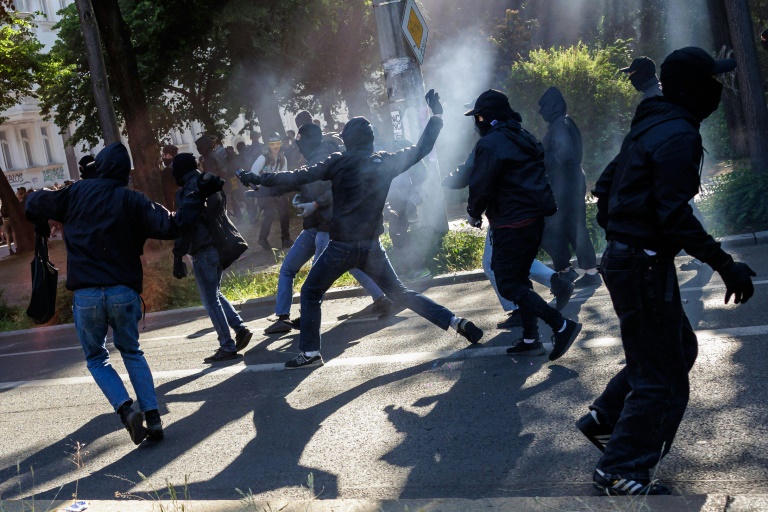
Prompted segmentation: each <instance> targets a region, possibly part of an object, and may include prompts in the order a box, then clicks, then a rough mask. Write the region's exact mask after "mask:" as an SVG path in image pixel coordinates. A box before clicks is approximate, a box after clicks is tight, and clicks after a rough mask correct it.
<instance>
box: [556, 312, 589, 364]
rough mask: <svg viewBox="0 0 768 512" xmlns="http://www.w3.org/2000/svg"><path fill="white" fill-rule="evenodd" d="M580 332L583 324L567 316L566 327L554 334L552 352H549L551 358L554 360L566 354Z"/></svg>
mask: <svg viewBox="0 0 768 512" xmlns="http://www.w3.org/2000/svg"><path fill="white" fill-rule="evenodd" d="M580 332H581V324H580V323H577V322H574V321H573V320H568V319H567V318H566V319H565V329H563V331H562V332H556V333H554V334H552V352H550V353H549V360H550V361H554V360H555V359H558V358H559V357H560V356H562V355H563V354H565V353H566V352H567V351H568V349H569V348H571V344H573V340H575V339H576V336H578V335H579V333H580Z"/></svg>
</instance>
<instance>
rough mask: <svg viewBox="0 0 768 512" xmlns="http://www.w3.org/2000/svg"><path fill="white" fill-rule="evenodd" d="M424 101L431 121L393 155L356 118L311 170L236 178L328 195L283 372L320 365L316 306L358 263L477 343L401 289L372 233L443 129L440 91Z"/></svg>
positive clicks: (469, 328)
mask: <svg viewBox="0 0 768 512" xmlns="http://www.w3.org/2000/svg"><path fill="white" fill-rule="evenodd" d="M427 103H428V104H429V106H430V108H431V109H432V112H433V113H434V114H435V115H434V116H433V117H432V118H430V120H429V122H428V123H427V126H426V127H425V128H424V132H423V133H422V135H421V138H420V139H419V142H418V143H417V144H416V145H415V146H410V147H408V148H406V149H403V150H401V151H398V152H397V153H387V152H385V151H381V152H378V153H374V150H373V142H374V137H373V129H372V128H371V123H369V122H368V120H367V119H365V118H363V117H355V118H353V119H351V120H350V121H349V122H348V123H347V124H346V126H345V127H344V131H343V132H342V133H341V138H342V140H343V141H344V146H345V147H346V151H344V153H334V154H333V155H331V157H330V158H328V159H327V160H324V161H323V162H320V163H318V164H315V165H313V166H311V167H304V168H301V169H298V170H296V171H292V172H283V173H268V174H263V175H261V176H258V175H256V174H253V173H244V174H242V175H241V180H242V181H243V184H245V185H248V184H250V183H254V184H260V183H263V184H264V185H266V186H289V187H290V186H294V187H298V186H301V185H304V184H307V183H312V182H314V181H330V182H331V190H332V194H333V217H332V219H331V227H330V237H331V241H330V242H329V243H328V247H326V248H325V251H323V253H322V254H321V255H320V258H319V259H318V260H317V261H316V262H315V264H314V265H313V266H312V269H311V270H310V271H309V275H308V276H307V280H306V281H305V282H304V285H303V286H302V288H301V334H300V336H299V349H300V350H301V353H300V354H299V355H298V356H297V357H296V358H295V359H292V360H290V361H288V362H287V363H286V364H285V367H286V368H287V369H295V368H306V367H313V366H321V365H322V364H323V358H322V356H321V355H320V304H321V302H322V299H323V295H324V294H325V292H326V291H327V290H328V288H330V287H331V285H332V284H333V282H334V281H336V280H337V279H338V278H339V277H341V275H342V274H344V272H346V271H347V270H349V269H352V268H355V267H357V268H359V269H360V270H362V271H363V272H365V273H366V274H367V275H368V276H369V277H370V278H371V279H373V281H374V282H375V283H376V284H377V285H378V286H379V287H380V288H381V289H382V290H383V291H384V293H386V294H387V297H389V298H390V299H392V301H393V302H394V303H395V304H403V305H404V306H406V307H408V308H410V309H412V310H413V311H415V312H416V313H418V314H419V315H421V316H423V317H424V318H426V319H427V320H429V321H430V322H432V323H434V324H435V325H437V326H438V327H441V328H442V329H446V330H447V329H448V328H449V327H450V328H453V329H455V330H456V331H457V332H458V333H459V334H461V335H462V336H464V337H465V338H466V339H467V340H468V341H469V342H470V343H477V342H479V341H480V338H481V337H482V336H483V331H482V330H481V329H480V328H479V327H477V326H475V324H474V323H472V322H471V321H469V320H467V319H465V318H461V317H457V316H455V315H454V314H453V313H452V312H451V311H450V310H448V309H447V308H445V307H443V306H441V305H440V304H437V303H435V302H434V301H432V300H430V299H428V298H427V297H425V296H423V295H421V294H419V293H416V292H414V291H412V290H409V289H407V288H406V287H405V286H403V284H402V283H401V282H400V280H399V279H398V277H397V275H396V274H395V271H394V270H393V269H392V265H391V263H390V262H389V259H388V258H387V254H386V253H385V252H384V249H383V248H382V247H381V242H380V241H379V235H381V234H382V233H383V232H384V225H383V210H384V203H385V202H386V199H387V192H388V191H389V186H390V183H391V182H392V180H393V179H394V178H395V177H396V176H398V175H399V174H402V173H404V172H405V171H407V170H408V169H410V168H411V167H412V166H413V165H414V164H415V163H416V162H418V161H420V160H421V159H422V158H424V157H425V156H427V155H428V154H429V153H430V152H431V151H432V148H433V147H434V145H435V141H436V140H437V136H438V134H439V133H440V129H441V128H442V126H443V120H442V119H441V118H440V115H441V114H442V113H443V108H442V105H441V104H440V99H439V96H438V95H437V94H436V93H435V92H434V91H433V90H431V91H429V93H427Z"/></svg>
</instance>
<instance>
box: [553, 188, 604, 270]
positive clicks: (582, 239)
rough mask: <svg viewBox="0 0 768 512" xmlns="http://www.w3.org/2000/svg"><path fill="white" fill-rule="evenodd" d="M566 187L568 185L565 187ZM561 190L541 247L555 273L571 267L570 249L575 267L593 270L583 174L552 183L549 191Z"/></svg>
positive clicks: (592, 253) (595, 263)
mask: <svg viewBox="0 0 768 512" xmlns="http://www.w3.org/2000/svg"><path fill="white" fill-rule="evenodd" d="M566 185H570V186H566ZM555 187H557V188H562V190H559V191H558V192H557V193H556V194H555V200H556V201H557V213H555V214H554V215H552V216H550V217H547V219H546V221H545V224H544V236H543V239H542V242H541V247H542V248H543V249H544V251H546V253H547V254H549V256H550V257H551V258H552V265H553V266H554V267H555V270H557V271H560V270H565V269H567V268H568V267H570V266H571V249H570V248H571V247H573V250H574V251H575V252H576V259H577V261H578V262H579V267H581V268H583V269H589V268H595V267H596V266H597V258H596V256H595V248H594V246H593V245H592V240H591V239H590V238H589V231H588V230H587V204H586V202H585V199H584V198H585V197H586V194H587V182H586V180H585V178H584V174H583V173H581V175H580V176H577V178H576V180H569V183H568V184H565V183H560V182H559V181H558V180H555V179H553V180H552V188H553V189H554V188H555Z"/></svg>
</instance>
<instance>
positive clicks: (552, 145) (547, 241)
mask: <svg viewBox="0 0 768 512" xmlns="http://www.w3.org/2000/svg"><path fill="white" fill-rule="evenodd" d="M566 108H567V106H566V103H565V98H563V95H562V94H561V93H560V91H559V90H558V89H557V88H556V87H550V88H549V89H547V91H546V92H545V93H544V95H543V96H542V97H541V99H539V114H541V117H543V118H544V120H545V121H546V122H547V124H548V128H547V133H546V135H544V140H543V141H542V145H543V146H544V167H545V168H546V169H547V178H548V179H549V185H550V186H551V187H552V193H553V194H554V195H555V202H556V203H557V212H556V213H555V214H554V215H552V216H550V217H547V219H546V221H544V237H543V238H542V241H541V247H542V248H543V249H544V250H545V251H546V252H547V254H549V255H550V256H551V257H552V265H553V266H554V267H555V270H557V271H558V272H560V275H561V276H562V277H563V278H565V279H568V280H569V281H571V282H573V284H574V286H575V287H576V288H584V287H586V286H599V285H600V284H601V281H600V276H599V275H598V274H597V256H596V254H595V248H594V247H593V246H592V240H591V239H590V238H589V231H587V203H586V195H587V178H586V177H585V176H584V171H583V170H582V169H581V157H582V144H581V132H580V131H579V128H578V126H576V123H575V122H574V121H573V119H571V117H570V116H569V115H568V114H566ZM571 247H573V249H574V251H575V252H576V258H577V260H578V262H579V267H581V268H582V269H584V271H585V273H584V275H583V276H581V277H580V278H579V279H576V276H578V274H577V273H576V271H575V270H574V269H573V267H572V266H571V249H570V248H571ZM574 279H575V282H574Z"/></svg>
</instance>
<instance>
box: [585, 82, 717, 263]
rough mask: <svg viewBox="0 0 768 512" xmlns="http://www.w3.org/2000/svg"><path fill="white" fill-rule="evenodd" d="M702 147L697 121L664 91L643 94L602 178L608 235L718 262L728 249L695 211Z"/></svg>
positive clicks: (598, 190) (602, 218) (602, 216)
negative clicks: (662, 94) (693, 203)
mask: <svg viewBox="0 0 768 512" xmlns="http://www.w3.org/2000/svg"><path fill="white" fill-rule="evenodd" d="M702 155H703V148H702V145H701V136H700V135H699V122H698V121H697V120H696V118H694V117H693V115H691V114H690V113H689V112H688V111H687V110H686V109H684V108H682V107H680V106H677V105H674V104H672V103H669V102H667V101H665V100H664V98H662V97H656V98H650V99H646V100H643V101H642V102H641V103H640V105H639V106H638V107H637V111H636V113H635V117H634V119H632V127H631V129H630V131H629V133H628V134H627V136H626V137H625V138H624V142H623V143H622V146H621V151H620V152H619V154H618V155H617V156H616V158H614V159H613V161H612V162H611V163H610V164H608V167H606V169H605V170H604V171H603V174H602V175H601V176H600V178H599V179H598V181H597V183H596V185H595V190H594V191H593V194H594V195H595V196H596V197H597V198H598V201H597V208H598V214H597V221H598V223H599V224H600V225H601V226H602V227H603V228H604V229H605V231H606V238H607V239H608V240H616V241H619V242H622V243H625V244H629V245H633V246H635V247H638V248H641V249H648V250H652V251H656V252H657V253H660V254H661V255H663V256H674V255H675V254H677V253H678V252H679V251H680V249H685V251H686V252H687V253H688V254H690V255H691V256H693V257H695V258H698V259H699V260H701V261H703V262H705V263H708V264H710V265H711V266H712V267H713V268H715V269H718V268H720V267H721V266H722V265H723V264H724V263H725V262H726V261H727V259H728V255H727V254H726V253H725V252H724V251H723V250H722V249H720V244H719V243H718V242H716V241H715V240H714V239H713V238H712V237H711V236H709V235H708V234H707V233H706V231H704V228H703V227H702V226H701V223H699V221H698V220H697V219H696V217H694V215H693V210H692V208H691V206H690V205H689V204H688V202H689V201H690V200H691V199H692V198H693V197H694V196H695V195H696V194H697V193H698V191H699V186H700V178H699V169H700V165H701V162H702Z"/></svg>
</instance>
